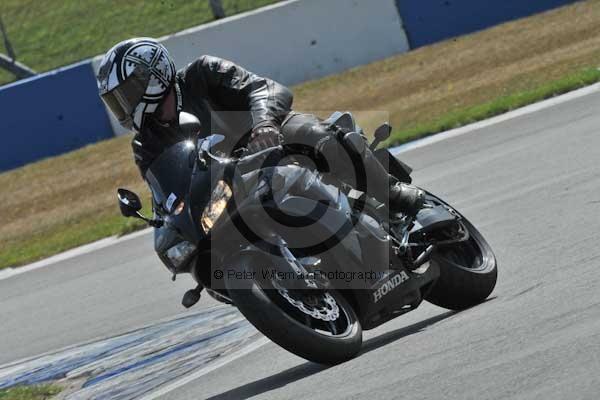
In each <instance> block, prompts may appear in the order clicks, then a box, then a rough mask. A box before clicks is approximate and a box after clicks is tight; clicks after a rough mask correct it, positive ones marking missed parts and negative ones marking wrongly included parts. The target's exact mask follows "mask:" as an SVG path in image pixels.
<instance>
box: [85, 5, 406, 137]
mask: <svg viewBox="0 0 600 400" xmlns="http://www.w3.org/2000/svg"><path fill="white" fill-rule="evenodd" d="M160 40H161V42H162V43H163V44H164V45H165V46H166V47H167V49H168V50H169V53H170V54H171V55H172V56H173V58H174V60H175V64H176V66H177V68H181V67H184V66H185V65H187V64H188V63H190V62H192V61H194V60H195V59H196V58H197V57H198V56H200V55H202V54H210V55H214V56H219V57H223V58H226V59H229V60H231V61H234V62H236V63H238V64H241V65H242V66H244V67H245V68H247V69H249V70H250V71H253V72H256V73H257V74H259V75H264V76H267V77H270V78H272V79H274V80H276V81H278V82H281V83H284V84H287V85H292V84H296V83H300V82H304V81H307V80H311V79H316V78H320V77H323V76H326V75H330V74H335V73H338V72H341V71H344V70H346V69H349V68H352V67H355V66H358V65H363V64H367V63H370V62H373V61H377V60H381V59H384V58H387V57H390V56H392V55H395V54H398V53H403V52H406V51H408V50H409V45H408V41H407V38H406V34H405V32H404V29H403V26H402V21H401V19H400V16H399V14H398V10H397V8H396V4H395V0H291V1H285V2H281V3H277V4H274V5H272V6H268V7H264V8H261V9H259V10H255V11H251V12H248V13H244V14H239V15H236V16H233V17H230V18H226V19H223V20H219V21H215V22H212V23H209V24H206V25H202V26H199V27H196V28H191V29H187V30H185V31H182V32H179V33H176V34H174V35H170V36H166V37H163V38H161V39H160ZM99 61H100V58H98V57H97V58H95V59H94V61H93V67H94V71H96V70H97V67H98V63H99ZM114 122H115V121H113V126H114V127H115V128H117V129H115V133H117V134H120V133H122V132H123V130H122V129H120V128H118V127H117V126H116V125H115V123H114Z"/></svg>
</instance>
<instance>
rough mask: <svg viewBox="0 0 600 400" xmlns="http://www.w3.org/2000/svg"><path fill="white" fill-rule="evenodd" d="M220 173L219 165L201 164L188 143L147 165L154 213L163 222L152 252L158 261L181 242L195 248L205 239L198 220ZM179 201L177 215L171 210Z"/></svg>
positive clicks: (167, 151)
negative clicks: (180, 209)
mask: <svg viewBox="0 0 600 400" xmlns="http://www.w3.org/2000/svg"><path fill="white" fill-rule="evenodd" d="M221 170H222V167H221V165H220V163H218V162H210V163H208V165H206V166H204V165H200V163H199V162H198V156H197V151H196V147H195V145H194V143H192V142H191V141H184V142H179V143H176V144H174V145H173V146H171V147H169V148H168V149H166V150H165V151H164V152H163V153H162V154H161V155H160V156H159V157H158V158H157V159H156V160H155V161H154V162H153V163H152V165H150V167H149V168H148V170H147V172H146V175H145V178H146V181H147V182H148V184H149V186H150V189H151V191H152V198H153V203H154V211H155V213H156V214H158V215H159V216H160V217H161V218H162V219H163V221H164V225H163V226H162V227H161V228H158V229H156V230H155V250H156V252H157V253H158V254H159V256H161V258H163V257H164V253H165V252H166V251H167V250H168V249H169V248H171V247H172V246H174V245H175V244H177V243H178V242H180V241H182V240H187V241H189V242H191V243H193V244H194V245H197V244H198V243H199V242H200V241H202V240H203V239H205V238H206V235H205V233H204V231H203V229H202V227H201V225H200V217H201V215H202V212H203V210H204V208H205V206H206V205H207V203H208V201H209V200H210V194H211V192H212V188H213V187H214V185H215V184H216V181H217V180H218V177H219V176H220V175H221V173H220V171H221ZM181 202H183V203H184V204H185V206H184V208H183V210H182V211H181V212H180V213H179V214H177V215H176V213H175V212H174V211H175V209H176V208H177V206H178V205H179V204H180V203H181Z"/></svg>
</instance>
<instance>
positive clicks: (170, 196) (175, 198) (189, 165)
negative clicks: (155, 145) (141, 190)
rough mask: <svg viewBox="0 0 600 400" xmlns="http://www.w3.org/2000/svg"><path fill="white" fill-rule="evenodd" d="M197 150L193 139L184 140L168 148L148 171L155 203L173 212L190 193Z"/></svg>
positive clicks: (147, 176) (148, 180) (147, 179)
mask: <svg viewBox="0 0 600 400" xmlns="http://www.w3.org/2000/svg"><path fill="white" fill-rule="evenodd" d="M195 154H196V150H195V147H194V144H193V143H192V142H191V141H183V142H179V143H176V144H174V145H173V146H171V147H169V148H168V149H166V150H165V151H164V152H163V153H162V154H161V155H160V156H158V157H157V158H156V160H154V162H153V163H152V164H151V165H150V168H148V170H147V171H146V175H145V178H146V181H147V182H148V184H149V185H150V188H151V189H152V196H153V198H154V201H155V204H156V205H158V206H160V207H161V208H162V209H163V210H164V211H166V212H171V211H172V208H173V207H175V206H177V203H178V202H179V201H180V200H182V199H184V198H185V197H186V195H187V194H188V193H189V188H190V181H191V177H192V171H193V166H194V157H195Z"/></svg>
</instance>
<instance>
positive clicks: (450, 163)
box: [0, 92, 600, 399]
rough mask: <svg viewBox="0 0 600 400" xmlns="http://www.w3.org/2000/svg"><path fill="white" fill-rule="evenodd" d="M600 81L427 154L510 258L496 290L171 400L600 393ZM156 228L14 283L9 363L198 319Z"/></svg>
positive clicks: (422, 169) (236, 369) (247, 358)
mask: <svg viewBox="0 0 600 400" xmlns="http://www.w3.org/2000/svg"><path fill="white" fill-rule="evenodd" d="M599 129H600V93H598V92H596V93H593V94H591V95H587V96H585V97H581V98H578V99H575V100H572V101H569V102H567V103H563V104H559V105H556V106H554V107H551V108H547V109H544V110H541V111H538V112H535V113H532V114H528V115H524V116H521V117H518V118H515V119H512V120H508V121H505V122H502V123H499V124H496V125H493V126H490V127H486V128H483V129H480V130H477V131H474V132H471V133H467V134H464V135H461V136H458V137H454V138H450V139H447V140H444V141H440V142H438V143H434V144H431V145H428V146H425V147H422V148H418V149H415V150H411V151H409V152H407V153H404V154H403V155H402V159H403V160H404V161H406V162H407V163H408V164H410V165H412V166H413V167H414V168H415V172H414V175H413V177H414V178H415V183H417V184H419V185H420V186H422V187H424V188H426V189H428V190H430V191H432V192H433V193H436V194H438V195H440V196H441V197H442V198H444V199H445V200H447V201H448V202H450V203H451V204H453V205H454V206H455V207H456V208H457V209H459V210H460V211H461V212H463V214H465V215H466V216H467V217H468V218H469V219H470V220H471V221H472V222H473V223H474V224H475V225H476V226H477V227H478V228H479V229H480V230H481V232H482V233H483V234H484V236H485V237H486V238H487V239H488V241H489V242H490V244H491V245H492V247H493V249H494V250H495V252H496V255H497V258H498V261H499V266H500V268H499V280H498V285H497V287H496V290H495V291H494V293H493V295H492V297H491V299H490V300H489V301H487V302H486V303H484V304H481V305H479V306H477V307H474V308H472V309H469V310H466V311H462V312H459V313H454V312H449V311H447V310H444V309H441V308H437V307H435V306H432V305H429V304H423V306H422V307H420V308H419V309H418V310H416V311H414V312H412V313H409V314H406V315H405V316H402V317H400V318H397V319H395V320H393V321H391V322H389V323H387V324H385V325H383V326H381V327H379V328H377V329H375V330H372V331H368V332H365V343H364V346H363V352H362V354H361V355H360V356H359V357H357V358H356V359H353V360H351V361H349V362H347V363H344V364H341V365H338V366H335V367H331V368H325V367H323V366H320V365H317V364H313V363H310V362H306V361H304V360H302V359H300V358H298V357H296V356H294V355H292V354H290V353H287V352H285V351H284V350H282V349H280V348H278V347H277V346H275V345H273V344H272V343H267V344H265V345H263V346H261V347H258V348H257V349H255V350H253V351H250V352H248V353H247V354H245V355H242V356H240V357H239V358H237V359H236V360H234V361H231V362H229V363H226V364H225V365H223V366H221V367H218V368H214V369H213V370H212V371H210V372H207V373H205V374H204V375H201V376H199V377H197V378H196V379H193V380H191V381H190V382H187V383H186V384H183V385H181V386H179V387H175V388H174V389H173V390H170V391H165V392H161V393H159V394H161V396H160V398H164V399H204V398H209V399H241V398H257V399H289V398H294V399H317V398H319V399H321V398H323V399H353V398H357V399H362V398H371V399H391V398H396V399H397V398H410V399H442V398H443V399H505V398H511V399H513V398H514V399H565V398H569V399H597V398H598V396H599V393H600V290H599V284H600V277H599V274H598V269H599V267H600V246H599V245H598V243H600V134H599ZM190 286H191V280H190V279H189V278H187V277H182V278H180V279H178V280H177V281H176V282H174V283H173V282H171V281H170V280H169V276H168V274H167V273H166V271H165V270H164V269H163V267H161V266H160V264H159V262H158V260H157V259H156V257H155V256H154V254H153V252H152V244H151V240H150V239H149V237H148V236H142V237H140V238H136V239H132V240H130V241H127V242H124V243H120V244H117V245H115V246H111V247H108V248H105V249H102V250H98V251H95V252H92V253H89V254H87V255H83V256H79V257H76V258H73V259H70V260H67V261H63V262H60V263H58V264H56V265H52V266H50V267H47V268H42V269H39V270H36V271H31V272H27V273H24V274H21V275H17V276H13V277H10V278H8V279H4V280H0V316H1V320H0V321H1V322H0V338H1V340H0V365H2V364H6V363H9V362H13V361H15V360H19V359H22V358H26V357H32V356H36V355H38V354H40V353H45V352H48V351H52V350H56V349H60V348H63V347H66V346H70V345H73V344H78V343H82V342H89V341H91V340H93V339H96V338H107V337H111V336H115V335H118V334H121V333H124V332H128V331H131V330H132V329H134V328H137V327H140V326H144V325H151V324H155V323H156V322H157V321H161V320H168V319H170V318H171V319H172V318H173V317H174V316H181V315H183V316H186V315H187V316H189V315H190V313H193V312H199V311H202V310H203V309H207V308H210V307H213V306H214V305H215V303H214V302H212V301H210V300H208V299H206V298H203V300H202V301H201V304H199V305H198V306H196V310H195V311H184V310H183V309H182V308H181V306H180V305H179V301H180V297H181V294H182V293H183V291H184V290H185V289H187V288H189V287H190Z"/></svg>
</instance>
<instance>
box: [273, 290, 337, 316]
mask: <svg viewBox="0 0 600 400" xmlns="http://www.w3.org/2000/svg"><path fill="white" fill-rule="evenodd" d="M277 291H278V292H279V294H280V295H281V296H282V297H283V298H284V299H286V300H287V301H288V302H289V303H290V304H291V305H293V306H294V307H296V308H297V309H298V310H300V311H302V312H303V313H304V314H306V315H309V316H311V317H313V318H315V319H320V320H322V321H335V320H336V319H338V318H339V316H340V308H339V306H338V305H337V302H336V301H335V299H334V298H333V297H332V296H331V295H330V294H329V293H327V292H325V293H324V295H323V297H322V298H321V300H322V301H320V302H319V305H321V307H318V306H315V307H311V306H307V305H306V304H304V302H302V301H300V300H296V299H294V298H292V297H291V296H290V294H289V292H288V291H287V290H286V289H277Z"/></svg>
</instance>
